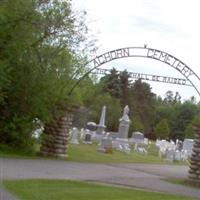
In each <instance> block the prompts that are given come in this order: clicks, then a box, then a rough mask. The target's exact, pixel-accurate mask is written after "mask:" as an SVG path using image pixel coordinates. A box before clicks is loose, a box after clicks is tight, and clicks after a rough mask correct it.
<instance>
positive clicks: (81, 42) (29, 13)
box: [0, 0, 199, 149]
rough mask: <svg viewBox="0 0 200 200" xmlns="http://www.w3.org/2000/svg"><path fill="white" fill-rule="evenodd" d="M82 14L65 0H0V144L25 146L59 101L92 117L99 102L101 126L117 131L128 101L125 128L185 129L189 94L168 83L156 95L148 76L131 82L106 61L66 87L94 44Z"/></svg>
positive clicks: (193, 115)
mask: <svg viewBox="0 0 200 200" xmlns="http://www.w3.org/2000/svg"><path fill="white" fill-rule="evenodd" d="M85 16H86V13H85V12H79V13H77V12H76V13H75V12H74V11H73V7H72V4H71V1H70V0H65V1H61V0H26V1H25V0H2V1H0V27H1V28H0V145H8V146H11V147H14V148H19V149H31V148H32V147H33V146H34V144H35V140H34V137H33V134H34V130H36V129H37V128H38V127H40V126H41V122H42V124H46V123H48V122H50V121H51V119H52V118H53V112H54V111H55V109H56V108H57V107H58V106H65V107H72V106H79V107H80V106H83V107H85V108H87V109H88V110H89V111H90V112H89V115H88V120H93V121H96V122H98V119H99V114H100V110H101V107H102V106H103V105H106V106H107V119H106V125H107V130H108V131H117V128H118V120H119V118H120V117H121V111H122V109H123V107H124V106H125V105H129V107H130V118H131V121H132V123H131V127H130V134H131V132H132V131H136V130H137V131H141V132H144V133H145V134H146V136H147V137H149V138H156V137H160V138H166V137H168V138H174V139H175V138H184V137H186V136H187V137H190V136H191V137H192V131H191V124H192V123H193V122H197V121H198V119H199V117H198V116H199V104H197V103H195V102H194V98H191V99H190V100H188V101H185V102H181V100H180V98H181V97H180V95H179V94H178V93H176V94H173V93H172V92H170V91H168V92H167V93H166V97H165V98H164V99H162V98H160V97H158V96H156V94H153V93H152V91H151V87H150V85H149V84H147V83H145V82H143V81H141V80H138V81H135V82H134V83H131V82H130V80H129V74H128V72H127V71H123V72H122V73H120V74H118V73H117V72H116V70H115V69H113V70H112V71H111V73H110V74H109V75H106V76H104V77H102V78H101V79H100V80H98V79H97V78H96V77H95V76H92V75H90V76H88V77H86V78H85V79H84V80H83V81H81V82H80V84H79V85H78V86H77V87H76V88H75V89H74V92H73V94H72V95H70V96H69V95H68V94H69V91H70V89H71V88H72V85H73V84H74V83H75V81H77V79H78V77H81V76H82V75H83V74H84V72H85V71H86V67H85V63H86V62H87V60H88V55H90V53H92V52H93V51H94V50H95V49H96V47H95V41H94V40H93V38H91V37H89V36H88V27H87V25H86V24H85ZM85 117H86V116H85Z"/></svg>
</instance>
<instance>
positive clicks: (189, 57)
mask: <svg viewBox="0 0 200 200" xmlns="http://www.w3.org/2000/svg"><path fill="white" fill-rule="evenodd" d="M73 3H74V4H75V8H76V9H77V10H85V11H87V25H88V27H89V29H90V33H91V34H93V35H95V37H96V39H97V40H98V42H97V46H98V47H99V49H98V51H97V52H96V55H100V54H102V53H105V52H107V51H110V50H114V49H117V48H122V47H130V46H132V47H136V46H143V45H144V44H147V45H148V47H151V48H155V49H159V50H162V51H165V52H167V53H170V54H172V55H174V56H175V57H177V58H178V59H180V60H181V61H183V62H184V63H185V64H187V65H188V66H189V67H190V68H191V69H192V70H193V71H195V72H196V73H197V75H198V76H200V45H199V44H200V1H199V0H190V1H189V0H168V1H163V0H123V1H121V0H118V1H117V0H74V1H73ZM101 67H102V68H108V67H115V68H116V69H119V70H120V69H121V70H124V69H127V70H128V71H132V72H141V73H151V74H158V75H163V76H164V75H167V76H173V77H179V78H184V77H183V76H182V75H181V74H180V73H179V72H178V71H176V70H175V69H173V68H171V67H170V66H168V65H166V64H163V63H161V62H159V61H155V60H151V59H147V58H127V59H118V60H115V61H112V62H109V63H107V64H105V65H102V66H101ZM194 81H195V85H196V86H197V87H198V88H199V90H200V83H199V82H197V81H196V80H194ZM148 83H149V84H150V85H151V87H152V91H153V92H154V93H156V94H158V95H161V96H164V94H165V92H166V91H167V90H172V91H173V92H176V91H178V92H179V93H180V95H181V96H182V98H183V99H188V98H190V97H191V96H195V97H196V98H197V100H200V98H199V96H198V94H197V92H196V91H195V90H194V89H193V88H192V87H186V86H178V85H171V84H164V83H157V82H148Z"/></svg>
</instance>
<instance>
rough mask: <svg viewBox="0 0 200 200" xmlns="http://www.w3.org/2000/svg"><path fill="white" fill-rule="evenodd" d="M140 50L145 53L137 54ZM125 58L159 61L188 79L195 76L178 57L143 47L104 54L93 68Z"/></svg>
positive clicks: (96, 59)
mask: <svg viewBox="0 0 200 200" xmlns="http://www.w3.org/2000/svg"><path fill="white" fill-rule="evenodd" d="M138 49H142V50H143V53H141V54H140V53H139V54H138V52H137V50H138ZM125 57H146V58H152V59H156V60H159V61H161V62H164V63H166V64H168V65H170V66H172V67H173V68H175V69H177V70H178V71H179V72H181V73H182V74H183V75H184V76H185V77H186V78H188V77H189V76H191V75H193V74H194V73H193V71H192V70H191V69H190V68H189V67H188V66H187V65H185V64H184V63H183V62H181V61H180V60H178V59H177V58H176V57H174V56H172V55H170V54H168V53H165V52H163V51H159V50H156V49H151V48H142V47H138V48H134V47H129V48H122V49H116V50H113V51H110V52H107V53H104V54H102V55H100V56H98V57H96V58H95V59H93V60H92V61H93V67H94V68H97V67H98V66H100V65H102V64H104V63H107V62H109V61H112V60H115V59H119V58H125Z"/></svg>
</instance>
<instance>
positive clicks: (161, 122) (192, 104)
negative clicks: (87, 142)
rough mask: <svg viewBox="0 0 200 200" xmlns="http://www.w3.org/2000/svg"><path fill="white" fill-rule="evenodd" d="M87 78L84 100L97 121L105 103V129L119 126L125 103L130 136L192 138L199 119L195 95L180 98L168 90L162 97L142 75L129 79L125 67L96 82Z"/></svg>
mask: <svg viewBox="0 0 200 200" xmlns="http://www.w3.org/2000/svg"><path fill="white" fill-rule="evenodd" d="M89 79H90V78H88V80H85V84H86V85H87V88H88V92H87V94H85V95H86V96H87V97H88V98H87V99H85V100H84V101H83V104H84V105H86V106H87V107H90V109H91V111H92V113H91V120H92V119H93V120H95V121H96V122H98V118H99V115H100V112H101V111H100V109H101V107H102V106H103V105H106V106H107V115H106V116H107V119H106V122H107V124H106V125H107V129H108V131H117V130H118V124H119V118H120V117H121V115H122V110H123V108H124V106H125V105H128V106H129V108H130V113H129V116H130V119H131V126H130V130H129V136H131V134H132V132H134V131H140V132H143V133H144V134H145V136H146V137H148V138H152V139H156V138H160V139H173V140H176V139H182V140H183V139H184V138H193V130H192V124H194V123H199V122H200V117H199V114H200V104H199V103H197V102H196V100H195V98H194V97H191V98H190V99H188V100H186V101H183V102H182V101H181V96H180V94H179V93H178V92H176V93H173V92H172V91H170V90H169V91H166V94H165V96H164V97H163V98H162V97H160V96H157V95H156V94H154V93H153V92H152V90H151V87H150V85H149V84H148V83H146V82H143V81H142V80H141V79H139V80H136V81H135V82H131V81H130V76H129V74H128V72H127V71H126V70H124V71H123V72H120V73H119V72H117V70H116V69H115V68H113V69H112V70H111V72H110V74H108V75H105V76H104V77H102V78H101V79H100V80H99V81H98V82H96V83H93V82H92V81H91V82H90V81H89ZM86 82H87V83H86ZM86 85H85V86H86ZM89 90H90V92H89ZM89 94H91V96H90V95H89Z"/></svg>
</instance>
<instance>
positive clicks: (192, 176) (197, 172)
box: [187, 125, 200, 186]
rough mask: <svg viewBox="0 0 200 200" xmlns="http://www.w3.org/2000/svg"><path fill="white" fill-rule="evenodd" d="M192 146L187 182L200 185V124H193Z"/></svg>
mask: <svg viewBox="0 0 200 200" xmlns="http://www.w3.org/2000/svg"><path fill="white" fill-rule="evenodd" d="M193 130H194V131H195V134H194V136H195V137H194V138H195V139H194V146H193V149H192V156H191V159H190V170H189V176H188V180H187V181H188V182H190V183H191V184H193V185H198V186H200V125H194V126H193Z"/></svg>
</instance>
